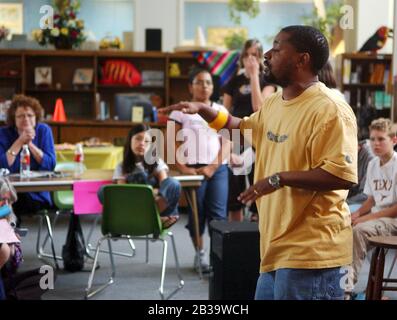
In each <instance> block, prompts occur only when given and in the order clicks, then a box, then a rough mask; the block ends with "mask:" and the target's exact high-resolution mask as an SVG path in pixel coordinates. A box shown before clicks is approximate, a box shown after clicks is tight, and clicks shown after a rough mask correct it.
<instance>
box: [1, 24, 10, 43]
mask: <svg viewBox="0 0 397 320" xmlns="http://www.w3.org/2000/svg"><path fill="white" fill-rule="evenodd" d="M9 34H10V30H8V29H7V28H6V27H5V26H1V27H0V42H1V41H2V40H3V39H5V38H7V37H8V35H9Z"/></svg>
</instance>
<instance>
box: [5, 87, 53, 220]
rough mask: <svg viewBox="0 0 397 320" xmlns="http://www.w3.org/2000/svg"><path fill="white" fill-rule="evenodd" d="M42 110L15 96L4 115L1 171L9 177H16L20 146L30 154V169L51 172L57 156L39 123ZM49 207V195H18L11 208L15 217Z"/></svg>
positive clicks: (31, 100) (33, 102) (28, 99)
mask: <svg viewBox="0 0 397 320" xmlns="http://www.w3.org/2000/svg"><path fill="white" fill-rule="evenodd" d="M42 115H43V108H42V106H41V105H40V102H39V101H38V100H36V99H35V98H32V97H28V96H25V95H15V96H14V98H13V100H12V102H11V106H10V108H9V109H8V111H7V121H6V125H7V126H5V127H1V128H0V167H1V168H7V169H9V170H10V172H11V173H19V167H20V153H21V150H22V146H23V145H27V146H28V148H29V151H30V169H31V170H37V171H40V170H42V171H52V170H54V167H55V162H56V156H55V149H54V138H53V136H52V130H51V128H50V127H49V126H48V125H46V124H44V123H41V122H40V121H41V118H42ZM51 205H52V202H51V197H50V194H49V192H29V193H20V194H18V201H17V202H15V203H14V205H13V208H14V212H15V214H16V216H17V217H18V223H17V224H18V225H19V224H20V222H21V220H20V219H21V215H23V214H32V213H36V212H37V211H39V210H40V209H43V208H49V207H50V206H51Z"/></svg>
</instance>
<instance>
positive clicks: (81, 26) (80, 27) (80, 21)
mask: <svg viewBox="0 0 397 320" xmlns="http://www.w3.org/2000/svg"><path fill="white" fill-rule="evenodd" d="M76 25H77V28H79V29H83V28H84V21H83V20H77V21H76Z"/></svg>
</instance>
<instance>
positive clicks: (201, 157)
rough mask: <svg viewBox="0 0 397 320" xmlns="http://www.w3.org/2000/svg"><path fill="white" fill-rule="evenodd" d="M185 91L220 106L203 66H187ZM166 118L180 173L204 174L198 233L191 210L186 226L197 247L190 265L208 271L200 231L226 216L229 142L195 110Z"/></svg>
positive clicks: (199, 191)
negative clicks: (187, 86) (187, 79)
mask: <svg viewBox="0 0 397 320" xmlns="http://www.w3.org/2000/svg"><path fill="white" fill-rule="evenodd" d="M189 91H190V94H191V95H192V99H191V101H194V102H202V103H205V104H207V105H211V107H212V108H214V109H216V110H219V109H220V108H224V107H223V106H221V105H219V104H217V103H213V102H212V101H211V95H212V93H213V91H214V84H213V82H212V76H211V74H210V73H209V71H208V70H206V69H203V68H199V67H195V68H193V69H192V70H190V72H189ZM169 119H170V120H173V121H174V130H175V132H174V135H173V136H175V137H176V139H175V145H176V146H177V148H175V158H176V166H177V168H178V170H179V171H180V172H181V173H183V174H189V175H204V177H205V180H204V181H203V183H202V184H201V186H200V187H199V188H198V190H197V206H198V220H199V221H198V222H199V236H198V237H197V238H196V235H195V228H194V225H193V219H192V214H190V215H189V223H188V229H189V233H190V236H191V238H192V241H193V245H194V247H195V248H198V249H199V250H200V255H199V256H197V255H196V256H195V259H194V262H193V266H194V268H195V270H196V271H198V270H199V266H200V265H201V271H202V272H205V273H209V272H210V265H209V263H208V259H207V255H206V253H205V250H204V244H203V234H204V231H205V226H206V223H209V222H210V221H211V220H226V219H227V199H228V193H229V185H228V181H229V175H228V168H227V165H226V162H227V157H228V156H229V154H230V142H229V141H227V140H225V139H223V138H222V137H221V136H220V135H218V133H217V132H215V131H214V130H213V129H211V128H210V127H208V125H207V122H205V120H204V119H203V118H202V117H201V116H199V115H198V114H186V113H182V112H181V111H173V112H171V114H170V116H169ZM170 124H171V121H170V122H169V125H168V127H167V130H169V132H170V133H172V128H171V125H170ZM179 131H181V132H179ZM178 133H179V134H178ZM180 133H183V137H184V139H185V142H184V143H183V145H182V144H181V141H180V139H178V138H177V137H178V136H179V135H180Z"/></svg>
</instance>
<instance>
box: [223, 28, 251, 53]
mask: <svg viewBox="0 0 397 320" xmlns="http://www.w3.org/2000/svg"><path fill="white" fill-rule="evenodd" d="M245 41H247V36H246V35H245V34H244V33H237V32H233V33H231V34H230V35H228V36H227V37H225V45H226V47H227V48H228V49H229V50H240V49H241V48H242V47H243V46H244V43H245Z"/></svg>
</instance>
